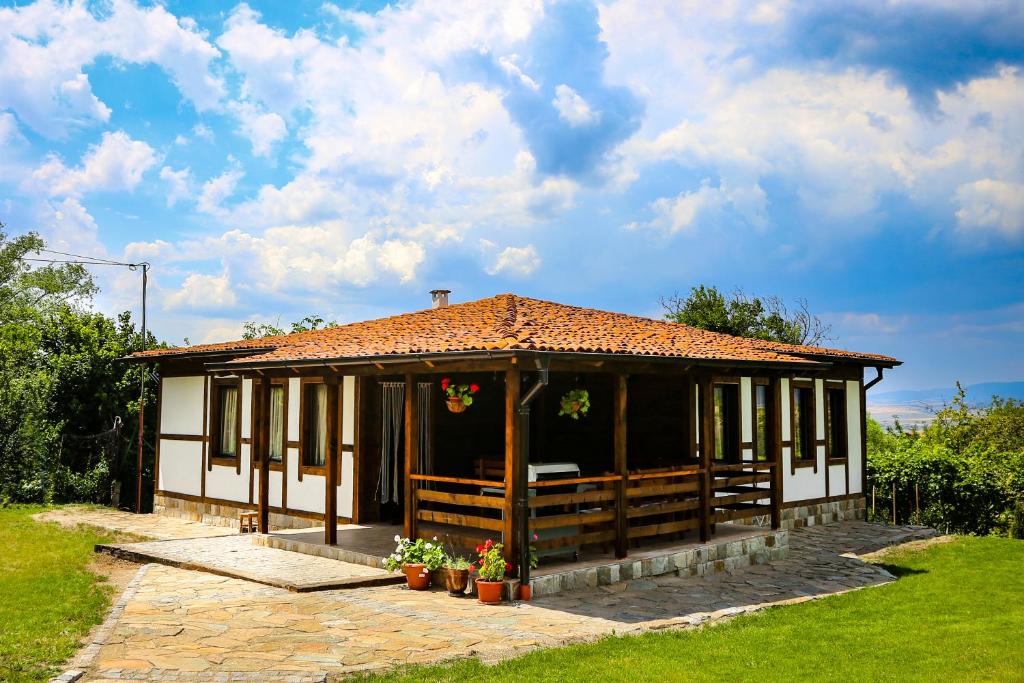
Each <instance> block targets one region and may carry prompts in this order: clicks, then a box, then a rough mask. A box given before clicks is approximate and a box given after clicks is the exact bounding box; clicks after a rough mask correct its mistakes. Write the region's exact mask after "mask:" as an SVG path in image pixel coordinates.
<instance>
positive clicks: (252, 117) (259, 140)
mask: <svg viewBox="0 0 1024 683" xmlns="http://www.w3.org/2000/svg"><path fill="white" fill-rule="evenodd" d="M232 110H233V111H234V112H235V116H237V117H238V120H239V123H240V130H239V132H240V133H241V134H242V135H244V136H245V137H247V138H249V142H250V143H251V144H252V153H253V155H255V156H258V157H266V156H270V153H271V151H272V149H273V147H274V145H275V144H276V143H278V142H280V141H281V140H283V139H285V138H286V137H288V126H287V125H286V124H285V122H284V119H283V118H281V117H280V116H279V115H278V114H275V113H273V112H269V113H268V112H261V111H260V110H259V109H258V108H257V107H256V106H255V105H253V104H252V103H250V102H241V103H237V104H235V105H233V106H232Z"/></svg>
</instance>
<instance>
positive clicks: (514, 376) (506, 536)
mask: <svg viewBox="0 0 1024 683" xmlns="http://www.w3.org/2000/svg"><path fill="white" fill-rule="evenodd" d="M519 382H520V377H519V368H513V367H510V368H508V369H507V370H505V507H504V511H503V514H502V520H503V521H504V524H503V527H502V532H501V533H502V542H503V543H504V544H505V561H506V562H514V561H515V558H516V557H517V553H516V550H517V548H516V547H515V545H516V544H515V540H516V529H517V528H518V527H517V526H516V524H517V523H520V524H521V523H522V522H521V520H519V519H517V516H518V514H517V512H516V505H515V500H516V499H515V496H516V495H517V494H518V493H519V488H520V487H523V486H526V482H525V481H519V479H520V477H519V474H518V470H519V467H518V465H519V447H520V443H519V439H520V437H521V436H522V434H521V433H520V430H519V426H520V425H519V394H520V384H519Z"/></svg>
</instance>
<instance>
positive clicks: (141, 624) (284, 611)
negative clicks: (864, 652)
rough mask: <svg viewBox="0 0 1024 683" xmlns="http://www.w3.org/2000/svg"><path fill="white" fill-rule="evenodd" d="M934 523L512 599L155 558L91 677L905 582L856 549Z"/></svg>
mask: <svg viewBox="0 0 1024 683" xmlns="http://www.w3.org/2000/svg"><path fill="white" fill-rule="evenodd" d="M933 533H934V532H932V531H931V530H926V529H919V528H907V527H904V528H891V527H883V526H875V525H870V524H866V523H863V522H845V523H842V524H839V525H830V526H827V527H810V528H805V529H799V530H795V531H793V532H791V536H790V554H789V557H788V558H787V559H785V560H781V561H777V562H774V563H772V564H770V565H761V566H752V567H748V568H745V569H741V570H736V571H733V572H726V573H722V574H716V575H714V576H710V577H707V578H701V577H675V576H663V577H657V578H654V579H646V580H639V581H630V582H625V583H619V584H614V585H612V586H606V587H603V588H599V589H594V590H590V591H581V592H575V593H568V594H563V595H558V596H552V597H549V598H543V599H538V600H536V601H534V602H532V603H522V604H518V605H503V606H499V607H484V606H482V605H479V604H477V603H476V602H475V601H473V600H471V599H470V598H462V599H456V598H450V597H448V596H447V595H446V594H445V593H444V592H443V591H431V592H427V593H416V592H411V591H408V590H406V589H405V588H404V587H400V586H382V587H373V588H362V589H359V590H348V591H325V592H318V593H300V594H295V593H288V592H287V591H284V590H281V589H277V588H272V587H268V586H262V585H258V584H254V583H250V582H246V581H242V580H238V579H232V578H226V577H221V576H215V575H212V574H208V573H201V572H193V571H185V570H181V569H175V568H172V567H166V566H158V565H150V566H149V569H148V570H147V572H146V574H145V575H144V576H143V577H142V579H141V580H140V581H139V582H138V585H137V587H136V592H135V593H134V595H132V596H130V598H129V599H128V600H127V601H126V604H125V607H124V611H123V613H122V614H121V616H120V618H119V619H118V620H117V622H116V625H115V626H114V628H112V629H111V632H110V634H109V636H107V638H106V640H105V642H104V643H103V644H102V645H101V647H100V648H99V652H98V654H97V656H96V657H95V659H94V660H93V662H92V663H91V664H90V665H89V667H88V669H87V680H93V681H100V680H125V679H132V680H150V681H156V680H171V679H174V680H180V681H226V680H228V679H229V677H230V680H253V681H272V680H273V681H277V680H295V681H298V680H323V679H324V677H325V676H331V677H334V676H338V675H341V674H344V673H349V672H354V671H360V670H366V669H375V668H382V667H389V666H393V665H396V664H401V663H407V662H409V663H425V662H436V661H440V660H443V659H448V658H452V657H460V656H472V655H475V656H479V657H481V658H483V659H485V660H493V659H499V658H502V657H507V656H511V655H513V654H516V653H519V652H523V651H526V650H529V649H533V648H537V647H547V646H552V645H559V644H565V643H569V642H578V641H581V640H588V639H593V638H597V637H600V636H603V635H607V634H609V633H612V632H613V631H614V632H615V633H630V632H639V631H644V630H649V629H657V628H665V627H687V626H692V625H696V624H702V623H710V622H715V621H718V620H721V619H725V618H729V617H731V616H733V615H736V614H741V613H744V612H750V611H754V610H757V609H761V608H764V607H767V606H769V605H773V604H780V603H783V604H784V603H789V602H799V601H803V600H810V599H814V598H816V597H821V596H825V595H830V594H835V593H839V592H843V591H847V590H851V589H856V588H862V587H865V586H873V585H879V584H882V583H885V582H888V581H891V580H892V577H891V576H890V575H889V574H888V573H887V572H885V571H884V570H883V569H881V568H879V567H875V566H872V565H868V564H865V563H864V562H862V561H861V560H859V559H857V558H856V557H855V556H853V553H866V552H871V551H874V550H878V549H880V548H882V547H885V546H887V545H891V544H893V543H900V542H904V541H909V540H914V539H917V538H924V537H927V536H930V535H933Z"/></svg>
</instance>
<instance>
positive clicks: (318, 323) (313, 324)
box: [242, 314, 338, 339]
mask: <svg viewBox="0 0 1024 683" xmlns="http://www.w3.org/2000/svg"><path fill="white" fill-rule="evenodd" d="M280 320H281V319H280V318H278V319H277V322H279V321H280ZM337 326H338V322H337V321H335V320H331V321H324V319H323V318H321V317H320V316H318V315H315V314H314V315H307V316H306V317H305V318H303V319H302V320H300V321H298V322H294V323H292V325H291V330H290V332H285V331H284V330H283V329H282V328H280V327H278V326H277V324H276V323H275V324H271V323H257V322H256V321H255V320H247V321H246V322H244V323H242V339H262V338H264V337H277V336H279V335H282V334H294V333H296V332H309V331H310V330H321V329H327V328H329V327H337Z"/></svg>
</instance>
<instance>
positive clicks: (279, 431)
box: [252, 382, 287, 465]
mask: <svg viewBox="0 0 1024 683" xmlns="http://www.w3.org/2000/svg"><path fill="white" fill-rule="evenodd" d="M262 398H263V388H262V387H261V386H260V384H259V383H258V382H254V383H253V387H252V400H253V410H252V414H253V419H254V420H255V419H256V416H257V415H258V414H259V411H258V409H257V406H259V405H260V401H261V400H262ZM286 411H287V401H286V400H285V387H284V385H281V384H272V385H271V386H270V416H269V417H270V419H269V425H270V433H269V434H268V435H267V440H268V443H267V448H268V449H269V450H270V463H271V464H272V465H280V464H281V463H282V462H283V461H284V449H285V447H286V443H285V441H286V437H285V419H287V418H286V416H285V412H286ZM256 428H257V427H256V423H255V422H254V426H253V429H254V430H255V429H256ZM260 450H261V449H258V448H254V449H253V452H252V461H253V464H259V461H260V457H261V453H260V452H259V451H260Z"/></svg>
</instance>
